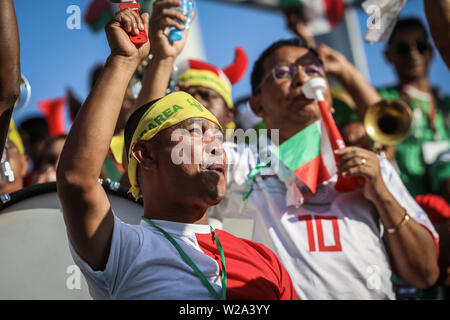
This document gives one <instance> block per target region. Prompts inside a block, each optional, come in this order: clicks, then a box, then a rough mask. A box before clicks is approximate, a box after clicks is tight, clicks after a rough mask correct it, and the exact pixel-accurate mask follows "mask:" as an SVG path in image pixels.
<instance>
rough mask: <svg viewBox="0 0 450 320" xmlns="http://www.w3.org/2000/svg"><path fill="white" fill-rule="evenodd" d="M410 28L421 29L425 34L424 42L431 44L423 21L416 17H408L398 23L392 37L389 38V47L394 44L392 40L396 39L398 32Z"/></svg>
mask: <svg viewBox="0 0 450 320" xmlns="http://www.w3.org/2000/svg"><path fill="white" fill-rule="evenodd" d="M410 28H419V29H421V30H422V32H423V35H424V40H425V41H426V42H429V37H428V32H427V29H426V28H425V26H424V24H423V23H422V21H421V20H420V19H419V18H416V17H407V18H402V19H399V20H398V21H397V23H396V24H395V27H394V29H393V30H392V33H391V36H390V37H389V41H388V45H390V44H391V43H392V39H393V38H394V36H395V33H396V32H398V31H400V30H404V29H410Z"/></svg>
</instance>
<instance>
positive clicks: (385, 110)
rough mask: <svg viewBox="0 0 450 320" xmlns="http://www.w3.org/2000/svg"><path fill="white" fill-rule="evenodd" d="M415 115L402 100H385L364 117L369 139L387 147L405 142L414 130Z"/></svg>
mask: <svg viewBox="0 0 450 320" xmlns="http://www.w3.org/2000/svg"><path fill="white" fill-rule="evenodd" d="M412 124H413V113H412V111H411V108H410V107H409V106H408V105H407V104H406V103H405V102H403V101H402V100H398V99H384V100H381V101H380V102H378V103H376V104H374V105H373V106H371V107H370V108H369V110H368V111H367V112H366V115H365V116H364V127H365V129H366V132H367V134H368V135H369V137H370V138H371V139H372V140H373V141H374V142H375V143H376V144H381V145H386V146H393V145H397V144H398V143H400V142H402V141H403V140H405V139H406V138H407V137H408V136H409V134H410V132H411V129H412Z"/></svg>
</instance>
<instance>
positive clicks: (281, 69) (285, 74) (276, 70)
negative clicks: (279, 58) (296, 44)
mask: <svg viewBox="0 0 450 320" xmlns="http://www.w3.org/2000/svg"><path fill="white" fill-rule="evenodd" d="M299 67H301V68H302V72H303V73H304V74H305V75H307V76H308V77H323V76H325V69H324V68H323V66H322V65H319V64H317V63H312V64H307V65H302V64H288V65H280V66H275V67H273V68H272V71H271V72H270V73H268V74H267V75H266V76H265V77H264V78H263V79H262V80H261V82H260V84H259V85H258V87H257V91H259V90H260V89H261V87H262V85H263V84H264V82H265V81H266V80H267V79H268V78H269V77H270V76H271V75H272V77H273V79H274V80H292V79H294V78H295V76H296V75H297V73H298V68H299Z"/></svg>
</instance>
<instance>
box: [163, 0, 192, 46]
mask: <svg viewBox="0 0 450 320" xmlns="http://www.w3.org/2000/svg"><path fill="white" fill-rule="evenodd" d="M194 7H195V1H194V0H181V5H180V6H179V7H172V8H171V9H175V10H178V11H180V12H181V13H182V14H183V15H184V16H186V18H187V21H186V22H185V23H181V24H183V25H184V30H187V29H189V28H190V27H191V24H192V14H193V12H194ZM184 30H178V29H177V28H175V27H171V28H170V33H169V40H170V41H179V40H181V39H183V35H184Z"/></svg>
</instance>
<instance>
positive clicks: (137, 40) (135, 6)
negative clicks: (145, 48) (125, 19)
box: [120, 3, 148, 44]
mask: <svg viewBox="0 0 450 320" xmlns="http://www.w3.org/2000/svg"><path fill="white" fill-rule="evenodd" d="M126 8H130V9H131V10H133V11H135V12H136V13H137V14H139V11H140V10H141V6H140V5H139V3H125V4H121V5H120V10H123V9H126ZM130 40H131V42H133V43H134V44H144V43H146V42H147V41H148V36H147V33H146V32H145V30H143V31H141V32H140V33H139V34H138V35H137V36H135V35H130Z"/></svg>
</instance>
